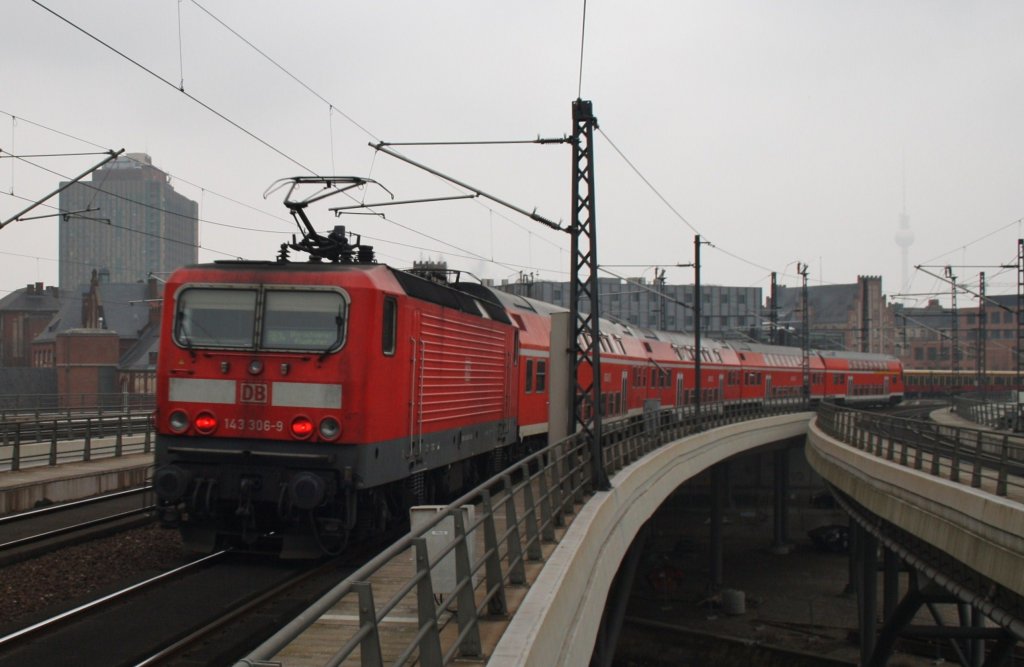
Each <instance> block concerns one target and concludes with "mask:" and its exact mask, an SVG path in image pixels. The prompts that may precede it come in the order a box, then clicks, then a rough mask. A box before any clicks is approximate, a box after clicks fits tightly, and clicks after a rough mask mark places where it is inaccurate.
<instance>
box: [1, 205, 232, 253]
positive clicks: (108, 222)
mask: <svg viewBox="0 0 1024 667" xmlns="http://www.w3.org/2000/svg"><path fill="white" fill-rule="evenodd" d="M0 194H2V195H5V196H8V197H14V198H15V199H21V200H24V201H29V202H34V201H36V200H35V199H31V198H29V197H22V196H21V195H12V194H9V193H6V192H0ZM108 194H109V193H108ZM40 206H42V207H43V208H50V209H53V210H55V211H57V214H58V215H65V212H64V211H61V210H60V209H59V208H57V207H56V206H52V205H50V204H40ZM76 218H78V219H80V220H93V221H95V222H97V223H99V224H103V225H109V226H110V227H114V228H116V229H123V230H125V231H129V232H132V233H133V234H143V235H145V236H152V237H154V238H158V239H161V240H163V241H169V242H171V243H179V244H181V245H187V246H189V247H192V248H196V249H198V250H206V251H208V252H212V253H216V254H218V255H224V256H225V257H238V253H231V252H224V251H222V250H216V249H214V248H210V247H207V246H202V245H199V244H196V243H189V242H187V241H181V240H178V239H172V238H169V237H166V236H160V235H159V234H153V233H152V232H146V231H143V230H141V229H132V228H130V227H125V226H123V225H117V224H114V223H112V222H110V221H107V220H103V219H99V218H89V217H85V216H76Z"/></svg>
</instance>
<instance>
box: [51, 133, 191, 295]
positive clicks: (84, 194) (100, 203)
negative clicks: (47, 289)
mask: <svg viewBox="0 0 1024 667" xmlns="http://www.w3.org/2000/svg"><path fill="white" fill-rule="evenodd" d="M60 209H61V211H62V212H64V215H63V216H62V217H61V219H60V231H59V243H60V248H59V283H60V288H61V289H62V290H75V289H78V288H79V287H81V286H83V285H85V286H87V285H88V284H89V282H90V280H91V277H92V274H93V271H96V272H97V273H99V274H100V275H103V276H104V277H105V279H106V280H109V281H110V282H112V283H134V282H138V281H145V280H146V279H147V277H148V276H149V274H150V273H153V274H156V275H161V274H167V273H170V272H171V271H173V270H174V269H176V268H178V267H180V266H184V265H186V264H194V263H196V261H197V260H198V242H199V221H198V216H199V206H198V204H197V203H196V202H194V201H192V200H191V199H189V198H187V197H185V196H184V195H182V194H180V193H178V192H176V191H175V190H174V188H173V187H172V186H171V184H170V182H169V177H168V176H167V174H165V173H164V172H163V171H161V170H159V169H157V168H156V167H154V166H153V162H152V159H151V158H150V157H149V155H146V154H145V153H128V154H125V155H122V156H121V157H119V158H117V159H116V160H114V161H113V162H110V163H108V164H107V165H105V166H104V167H102V168H100V169H98V170H96V171H95V172H93V173H92V175H91V180H83V181H80V182H78V183H74V184H72V185H71V186H70V187H69V188H67V189H66V190H64V191H63V192H61V194H60ZM88 209H97V210H94V211H88Z"/></svg>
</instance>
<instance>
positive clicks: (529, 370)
mask: <svg viewBox="0 0 1024 667" xmlns="http://www.w3.org/2000/svg"><path fill="white" fill-rule="evenodd" d="M532 391H533V359H527V360H526V393H527V394H529V393H530V392H532Z"/></svg>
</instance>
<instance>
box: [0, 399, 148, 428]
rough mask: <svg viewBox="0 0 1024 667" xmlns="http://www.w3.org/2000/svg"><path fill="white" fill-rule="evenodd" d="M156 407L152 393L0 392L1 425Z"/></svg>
mask: <svg viewBox="0 0 1024 667" xmlns="http://www.w3.org/2000/svg"><path fill="white" fill-rule="evenodd" d="M155 407H156V397H155V396H154V395H153V394H130V393H127V392H120V393H102V394H85V393H79V394H3V395H0V424H3V423H4V422H8V421H22V420H25V419H35V420H37V421H38V420H39V419H46V418H52V417H60V416H65V417H71V416H74V415H88V414H98V415H100V416H102V415H104V414H105V413H114V414H116V413H118V412H129V411H131V412H145V411H147V410H148V411H150V412H152V411H153V409H154V408H155Z"/></svg>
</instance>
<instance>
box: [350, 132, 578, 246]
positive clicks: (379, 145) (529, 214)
mask: <svg viewBox="0 0 1024 667" xmlns="http://www.w3.org/2000/svg"><path fill="white" fill-rule="evenodd" d="M370 147H371V148H373V149H375V150H378V151H380V152H382V153H386V154H388V155H390V156H391V157H393V158H397V159H399V160H401V161H402V162H407V163H409V164H411V165H412V166H414V167H419V168H420V169H422V170H423V171H425V172H427V173H428V174H433V175H434V176H437V177H438V178H443V179H444V180H446V181H448V182H449V183H454V184H455V185H457V186H459V187H460V188H465V189H467V190H469V191H470V192H475V193H476V194H478V195H479V196H481V197H484V198H486V199H490V200H491V201H493V202H495V203H498V204H501V205H502V206H504V207H505V208H509V209H512V210H513V211H515V212H516V213H520V214H522V215H525V216H526V217H527V218H530V219H531V220H536V221H537V222H539V223H541V224H543V225H547V226H548V227H550V228H551V229H557V230H558V231H561V232H568V231H570V230H569V229H567V228H565V227H562V226H561V225H559V224H558V223H557V222H552V221H551V220H548V219H547V218H545V217H544V216H542V215H538V214H537V210H536V209H534V210H533V211H527V210H525V209H521V208H519V207H518V206H516V205H515V204H510V203H508V202H507V201H504V200H502V199H498V198H497V197H495V196H494V195H491V194H488V193H486V192H484V191H483V190H481V189H479V188H474V187H473V186H472V185H468V184H466V183H463V182H462V181H458V180H456V179H454V178H452V177H451V176H448V175H446V174H442V173H441V172H439V171H437V170H436V169H431V168H430V167H428V166H426V165H424V164H420V163H419V162H416V161H415V160H411V159H409V158H407V157H405V156H404V155H401V154H400V153H396V152H395V151H392V150H388V148H387V144H386V143H385V142H383V141H381V142H378V143H376V144H375V143H372V142H371V143H370Z"/></svg>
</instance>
